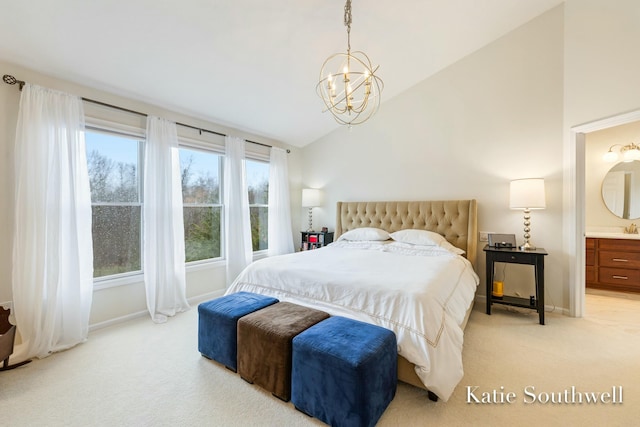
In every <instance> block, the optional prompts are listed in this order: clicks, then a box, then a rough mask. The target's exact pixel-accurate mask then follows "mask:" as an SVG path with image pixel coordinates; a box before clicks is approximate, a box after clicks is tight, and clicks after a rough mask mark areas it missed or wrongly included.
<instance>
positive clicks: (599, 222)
mask: <svg viewBox="0 0 640 427" xmlns="http://www.w3.org/2000/svg"><path fill="white" fill-rule="evenodd" d="M631 142H636V143H638V142H640V122H632V123H629V124H626V125H621V126H616V127H613V128H609V129H604V130H601V131H596V132H591V133H589V134H587V138H586V144H585V162H586V168H585V224H586V227H587V230H589V229H593V228H602V227H616V228H618V229H620V228H622V227H628V226H629V225H630V224H631V223H632V222H633V221H631V220H628V219H622V218H619V217H617V216H615V215H613V214H612V213H611V212H610V211H609V209H607V207H606V205H605V204H604V201H603V199H602V180H603V179H604V177H605V175H606V174H607V172H609V170H610V169H611V168H612V167H614V166H615V165H617V163H608V162H605V161H604V160H602V156H603V155H604V153H606V152H607V151H608V150H609V147H611V146H612V145H613V144H622V145H626V144H629V143H631ZM617 149H619V147H615V148H614V151H616V152H618V151H617ZM636 163H638V164H640V162H636ZM636 175H637V174H636ZM639 179H640V177H639ZM636 185H637V183H636ZM636 188H638V187H637V186H636ZM639 194H640V192H639ZM636 199H640V195H639V197H637V198H636ZM636 222H637V221H636Z"/></svg>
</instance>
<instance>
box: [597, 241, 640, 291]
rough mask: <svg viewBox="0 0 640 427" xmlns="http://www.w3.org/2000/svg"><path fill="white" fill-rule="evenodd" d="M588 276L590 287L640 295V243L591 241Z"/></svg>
mask: <svg viewBox="0 0 640 427" xmlns="http://www.w3.org/2000/svg"><path fill="white" fill-rule="evenodd" d="M585 277H586V286H587V287H588V288H596V289H607V290H612V291H624V292H640V240H636V239H596V238H587V242H586V271H585Z"/></svg>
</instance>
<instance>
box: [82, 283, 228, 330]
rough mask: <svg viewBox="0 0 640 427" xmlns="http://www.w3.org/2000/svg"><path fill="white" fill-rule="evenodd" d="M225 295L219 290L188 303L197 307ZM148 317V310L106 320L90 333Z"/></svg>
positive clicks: (94, 326)
mask: <svg viewBox="0 0 640 427" xmlns="http://www.w3.org/2000/svg"><path fill="white" fill-rule="evenodd" d="M224 293H225V289H220V290H217V291H214V292H208V293H206V294H202V295H197V296H195V297H191V298H189V299H187V302H188V303H189V305H191V306H195V305H197V304H199V303H201V302H202V301H208V300H210V299H213V298H217V297H219V296H222V295H223V294H224ZM148 315H149V312H148V311H147V310H143V311H138V312H135V313H130V314H126V315H124V316H120V317H116V318H113V319H109V320H105V321H104V322H98V323H94V324H92V325H89V332H94V331H97V330H99V329H102V328H107V327H109V326H113V325H117V324H119V323H124V322H128V321H130V320H133V319H138V318H140V317H143V316H148Z"/></svg>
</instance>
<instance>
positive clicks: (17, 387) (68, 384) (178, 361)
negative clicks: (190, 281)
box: [0, 293, 640, 427]
mask: <svg viewBox="0 0 640 427" xmlns="http://www.w3.org/2000/svg"><path fill="white" fill-rule="evenodd" d="M482 308H483V304H477V306H476V309H475V310H474V312H473V313H472V315H471V318H470V321H469V324H468V326H467V329H466V332H465V347H464V352H463V357H464V366H465V376H464V378H463V379H462V381H461V382H460V384H459V385H458V387H457V388H456V391H455V392H454V394H453V396H452V397H451V399H450V400H449V401H448V402H446V403H445V402H438V403H434V402H431V401H429V400H428V399H427V396H426V392H424V391H422V390H419V389H417V388H414V387H411V386H408V385H404V384H400V385H399V386H398V390H397V394H396V397H395V399H394V400H393V402H392V403H391V405H390V406H389V408H388V409H387V411H386V412H385V413H384V415H383V416H382V418H381V420H380V422H379V426H435V425H438V426H465V425H474V426H507V425H509V426H511V425H518V426H529V425H536V426H538V425H544V426H555V425H557V426H566V425H579V426H581V427H586V426H602V425H607V426H629V425H634V424H636V423H637V420H638V419H639V418H640V363H639V360H640V301H639V300H637V299H634V298H612V297H611V296H610V295H608V294H606V293H604V294H589V295H587V317H586V318H584V319H573V318H569V317H566V316H562V315H559V314H556V313H547V325H545V326H540V325H538V323H537V315H536V314H535V313H533V312H530V311H516V310H507V309H505V308H502V307H499V308H495V309H494V311H493V315H491V316H487V315H486V314H484V312H483V311H482ZM476 386H477V389H474V388H473V387H476ZM572 386H573V387H575V391H576V392H577V393H581V392H582V393H584V392H606V391H611V389H612V387H621V388H622V390H623V403H615V404H614V403H597V404H593V403H592V404H587V403H582V404H577V403H574V404H572V403H553V404H552V403H551V402H549V403H546V404H544V403H540V402H539V401H538V402H535V403H527V401H530V400H532V399H533V397H532V396H533V395H535V396H536V399H538V398H542V399H544V398H545V396H550V395H551V394H552V393H555V395H557V394H558V393H564V390H569V391H568V395H569V396H571V387H572ZM468 387H471V390H474V393H473V395H474V396H476V397H478V399H479V400H482V396H483V392H484V393H488V394H485V395H484V396H490V398H491V399H490V400H491V401H492V402H495V400H499V399H500V396H501V392H503V393H502V396H503V397H506V393H509V392H513V393H515V397H514V398H512V401H513V403H468V402H467V401H468V400H473V399H472V398H471V397H470V396H469V395H468V391H467V390H468ZM494 390H495V391H496V394H495V397H494V394H493V391H494ZM525 392H529V393H530V394H529V395H527V394H525ZM496 398H497V399H496ZM0 425H2V426H20V427H22V426H314V425H323V424H322V423H320V422H318V421H317V420H315V419H313V418H309V417H307V416H306V415H303V414H301V413H299V412H297V411H296V410H295V409H294V408H293V406H292V405H291V404H290V403H285V402H282V401H280V400H278V399H276V398H274V397H272V396H271V395H270V394H269V393H267V392H264V391H262V390H261V389H259V388H258V387H256V386H252V385H250V384H247V383H246V382H244V381H243V380H241V379H240V378H239V377H238V376H237V375H236V374H234V373H233V372H231V371H229V370H227V369H225V368H223V367H221V366H220V365H218V364H216V363H214V362H212V361H210V360H207V359H205V358H203V357H202V356H200V354H199V353H198V351H197V310H196V309H195V307H194V308H193V309H192V310H190V311H189V312H187V313H183V314H181V315H179V316H177V317H176V318H173V319H170V320H169V322H167V323H166V324H162V325H155V324H153V323H152V322H151V321H150V320H149V319H148V318H146V317H145V318H140V319H137V320H134V321H130V322H127V323H124V324H120V325H117V326H113V327H110V328H105V329H102V330H99V331H96V332H94V333H92V334H91V335H90V337H89V341H88V342H87V343H85V344H82V345H80V346H77V347H76V348H74V349H72V350H69V351H66V352H62V353H58V354H55V355H53V356H51V357H48V358H46V359H42V360H36V361H34V362H32V363H31V364H29V365H26V366H24V367H22V368H19V369H16V370H13V371H7V372H2V373H0Z"/></svg>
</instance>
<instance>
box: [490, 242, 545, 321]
mask: <svg viewBox="0 0 640 427" xmlns="http://www.w3.org/2000/svg"><path fill="white" fill-rule="evenodd" d="M483 250H484V251H485V253H486V254H487V261H486V263H487V265H486V267H487V290H486V295H487V314H491V304H494V303H495V304H503V305H510V306H515V307H523V308H530V309H532V310H536V311H537V312H538V317H539V319H540V324H541V325H544V257H545V256H546V255H547V251H545V250H544V249H543V248H536V249H529V250H526V251H522V250H518V249H515V248H514V249H512V248H494V247H491V246H488V245H487V246H485V247H484V249H483ZM496 262H506V263H511V264H528V265H533V266H535V279H536V295H535V296H531V297H529V298H520V297H514V296H509V295H504V294H503V295H502V297H499V298H498V297H497V296H494V289H493V277H494V264H495V263H496Z"/></svg>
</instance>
